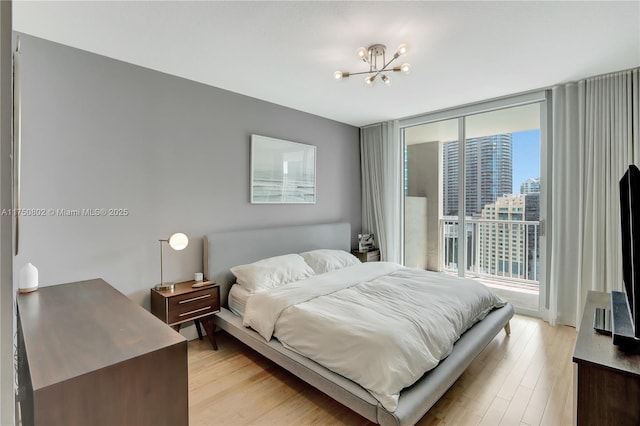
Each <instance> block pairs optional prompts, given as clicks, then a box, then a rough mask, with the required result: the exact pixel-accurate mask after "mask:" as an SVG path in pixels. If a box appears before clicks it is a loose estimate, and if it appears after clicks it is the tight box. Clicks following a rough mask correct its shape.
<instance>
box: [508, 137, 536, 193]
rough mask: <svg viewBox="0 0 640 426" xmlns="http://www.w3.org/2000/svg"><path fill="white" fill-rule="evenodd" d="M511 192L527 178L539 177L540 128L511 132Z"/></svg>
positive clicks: (516, 189)
mask: <svg viewBox="0 0 640 426" xmlns="http://www.w3.org/2000/svg"><path fill="white" fill-rule="evenodd" d="M511 141H512V144H513V145H512V155H513V193H514V194H519V193H520V185H521V184H522V182H524V181H525V180H527V179H529V178H539V177H540V129H536V130H527V131H525V132H515V133H512V139H511Z"/></svg>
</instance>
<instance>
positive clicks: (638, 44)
mask: <svg viewBox="0 0 640 426" xmlns="http://www.w3.org/2000/svg"><path fill="white" fill-rule="evenodd" d="M13 11H14V17H13V19H14V21H13V22H14V29H15V30H16V31H19V32H23V33H27V34H31V35H34V36H37V37H41V38H45V39H49V40H52V41H55V42H58V43H62V44H66V45H69V46H73V47H76V48H79V49H83V50H87V51H90V52H95V53H98V54H101V55H104V56H108V57H111V58H115V59H119V60H122V61H126V62H130V63H133V64H137V65H141V66H144V67H148V68H152V69H155V70H159V71H163V72H166V73H169V74H173V75H177V76H180V77H184V78H187V79H191V80H195V81H198V82H202V83H206V84H209V85H211V86H215V87H219V88H223V89H226V90H230V91H233V92H237V93H241V94H244V95H248V96H252V97H255V98H258V99H263V100H266V101H269V102H273V103H276V104H280V105H284V106H287V107H291V108H295V109H298V110H301V111H306V112H309V113H312V114H316V115H319V116H322V117H327V118H330V119H333V120H337V121H341V122H344V123H349V124H353V125H356V126H361V125H365V124H370V123H375V122H380V121H385V120H390V119H396V118H403V117H408V116H412V115H417V114H422V113H425V112H430V111H435V110H439V109H443V108H447V107H453V106H458V105H463V104H467V103H472V102H476V101H481V100H485V99H491V98H495V97H500V96H504V95H509V94H514V93H520V92H525V91H528V90H534V89H540V88H545V87H549V86H552V85H554V84H557V83H562V82H568V81H573V80H578V79H581V78H585V77H590V76H594V75H598V74H602V73H606V72H611V71H618V70H623V69H627V68H632V67H636V66H640V1H637V0H636V1H626V2H613V1H586V2H578V1H571V2H554V1H543V2H528V1H510V2H482V1H481V2H458V1H456V2H442V1H413V2H405V1H403V2H352V1H346V2H327V1H285V2H240V1H235V2H220V1H198V2H191V1H143V2H132V1H129V2H124V1H88V2H83V1H45V2H36V1H14V7H13ZM403 42H406V43H408V44H409V46H410V50H409V53H408V54H407V56H406V57H404V61H406V62H410V63H411V65H412V67H413V68H412V71H411V74H409V75H399V74H394V75H392V78H393V82H392V84H391V85H390V86H388V87H387V86H384V85H382V84H376V85H374V87H366V86H365V85H364V83H363V80H364V77H362V76H354V77H351V78H349V79H345V80H343V81H336V80H334V79H333V72H334V71H336V70H343V71H352V72H356V71H364V70H365V69H366V67H365V64H364V63H362V62H361V61H359V60H358V59H357V57H356V54H355V51H356V49H357V48H358V47H360V46H365V47H366V46H368V45H370V44H373V43H382V44H386V45H387V46H388V49H389V50H391V51H392V52H393V51H395V49H396V47H397V46H398V45H399V44H400V43H403Z"/></svg>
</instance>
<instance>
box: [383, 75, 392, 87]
mask: <svg viewBox="0 0 640 426" xmlns="http://www.w3.org/2000/svg"><path fill="white" fill-rule="evenodd" d="M381 78H382V82H383V83H384V84H386V85H387V86H388V85H389V84H391V79H390V78H389V77H387V76H386V75H384V74H382V77H381Z"/></svg>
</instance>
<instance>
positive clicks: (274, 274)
mask: <svg viewBox="0 0 640 426" xmlns="http://www.w3.org/2000/svg"><path fill="white" fill-rule="evenodd" d="M231 272H232V273H233V275H235V276H236V282H237V283H238V284H240V285H241V286H243V287H244V288H246V289H247V290H249V291H250V292H252V293H253V292H254V291H256V290H263V289H269V288H275V287H278V286H281V285H283V284H287V283H290V282H293V281H298V280H301V279H304V278H308V277H310V276H312V275H313V269H311V268H310V267H309V265H307V264H306V263H305V261H304V259H303V258H302V257H301V256H300V255H297V254H285V255H284V256H276V257H270V258H268V259H262V260H259V261H257V262H254V263H249V264H246V265H238V266H234V267H233V268H231Z"/></svg>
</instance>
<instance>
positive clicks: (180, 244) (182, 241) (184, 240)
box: [155, 232, 189, 290]
mask: <svg viewBox="0 0 640 426" xmlns="http://www.w3.org/2000/svg"><path fill="white" fill-rule="evenodd" d="M158 241H160V284H156V287H155V288H156V290H173V288H174V286H175V283H172V282H170V283H165V282H164V271H163V269H162V258H163V251H162V243H169V247H171V248H172V249H174V250H182V249H184V248H185V247H187V245H189V238H188V237H187V236H186V235H185V234H183V233H182V232H176V233H175V234H173V235H171V236H170V237H169V238H168V239H166V240H158Z"/></svg>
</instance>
